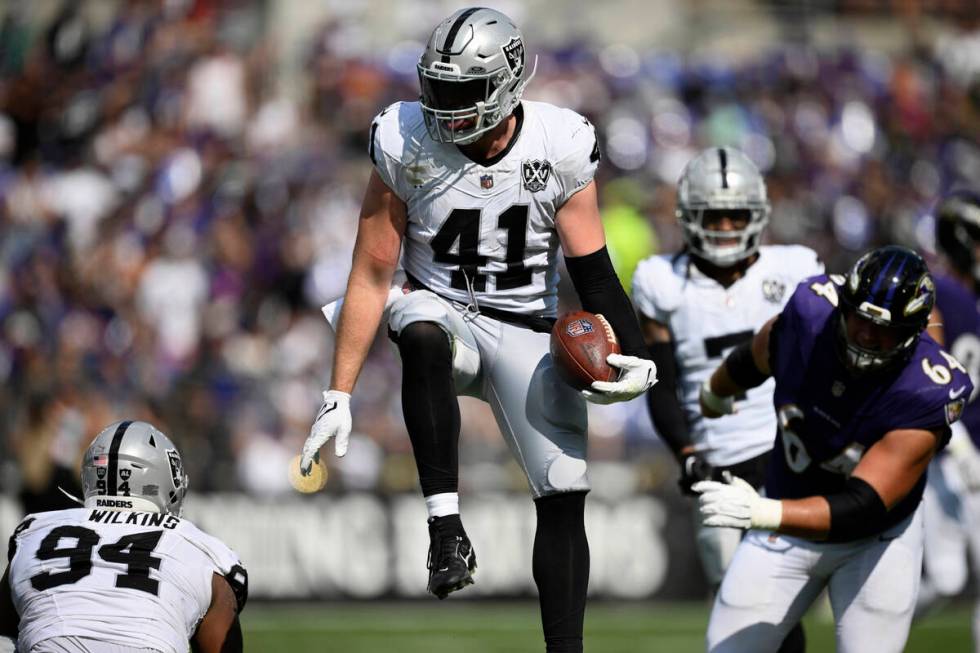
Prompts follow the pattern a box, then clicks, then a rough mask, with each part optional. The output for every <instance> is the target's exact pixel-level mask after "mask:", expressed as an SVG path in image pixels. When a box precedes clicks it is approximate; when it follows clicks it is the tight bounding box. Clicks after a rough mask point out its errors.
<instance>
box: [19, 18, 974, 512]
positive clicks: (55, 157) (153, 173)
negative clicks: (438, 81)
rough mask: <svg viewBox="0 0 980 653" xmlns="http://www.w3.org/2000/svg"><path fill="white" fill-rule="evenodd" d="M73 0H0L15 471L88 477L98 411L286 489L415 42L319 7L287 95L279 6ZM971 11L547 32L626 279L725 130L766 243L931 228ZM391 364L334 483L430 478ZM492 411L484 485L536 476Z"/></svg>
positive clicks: (190, 464) (406, 95)
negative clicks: (90, 5) (57, 6)
mask: <svg viewBox="0 0 980 653" xmlns="http://www.w3.org/2000/svg"><path fill="white" fill-rule="evenodd" d="M80 4H81V3H74V2H66V3H65V4H64V7H63V9H62V10H61V11H60V12H58V13H57V14H56V16H55V18H54V20H53V21H47V22H45V23H44V24H36V23H33V22H31V21H29V20H27V19H26V18H25V17H24V14H23V12H21V11H19V10H18V7H22V6H23V5H21V4H19V3H7V4H6V7H7V8H6V10H3V9H0V12H2V13H0V21H2V22H0V414H2V415H3V416H4V419H3V420H2V421H0V441H2V450H3V458H2V460H3V463H2V465H3V467H2V473H0V483H2V487H3V489H4V491H6V492H20V493H21V496H22V497H23V499H24V501H25V503H26V507H27V509H28V510H29V511H32V510H33V509H34V508H35V507H36V506H37V505H40V504H38V503H31V502H44V501H49V500H50V499H51V494H52V493H53V492H55V490H54V489H53V488H54V486H55V485H59V484H60V485H63V486H64V487H66V488H67V487H70V486H71V485H72V483H73V480H72V473H71V472H68V471H67V470H68V469H76V468H77V465H76V456H77V455H78V454H79V452H80V451H81V450H82V449H84V447H85V445H86V444H87V442H88V440H89V439H90V437H91V436H92V434H94V433H95V432H97V431H98V428H100V427H101V426H102V425H104V424H107V423H109V422H111V421H113V420H114V419H118V418H120V417H121V416H132V417H138V418H142V419H148V420H150V421H152V422H153V423H155V424H158V425H160V426H161V427H162V428H164V430H166V431H167V432H168V433H170V434H171V435H172V437H173V438H174V439H175V441H176V442H178V444H179V446H180V447H181V449H182V450H183V452H184V457H185V461H186V465H187V468H188V471H189V474H190V478H191V482H192V489H195V490H198V491H202V490H203V491H212V490H233V489H243V490H247V491H250V492H254V493H259V494H274V493H278V492H285V491H288V490H289V485H288V483H287V480H286V475H285V473H284V470H285V468H286V466H287V464H288V461H289V459H290V458H291V457H292V456H293V455H295V454H296V453H298V452H299V450H300V448H301V445H302V442H303V440H304V438H305V437H306V434H307V432H308V429H309V425H310V422H311V418H312V417H313V415H314V412H315V410H316V407H317V406H318V403H319V391H320V389H321V388H323V387H325V385H326V382H327V378H328V376H329V365H330V361H329V359H328V352H329V351H330V349H331V347H330V346H329V345H330V338H331V335H330V332H329V330H328V326H327V323H326V321H325V320H324V319H323V318H322V316H321V314H320V311H319V307H320V306H321V305H322V304H324V303H325V302H326V301H329V300H331V299H334V298H336V297H337V296H338V295H340V294H341V293H342V292H343V288H344V284H345V281H346V276H347V270H348V268H349V257H350V252H351V249H352V245H353V238H354V235H355V227H356V220H357V211H358V206H359V202H360V194H361V192H362V190H363V185H364V182H365V180H366V178H367V174H368V171H369V162H368V161H367V157H366V143H367V130H368V126H369V124H370V121H371V118H372V117H373V116H374V115H375V113H377V112H378V111H379V110H380V109H381V108H383V107H384V106H386V105H387V104H389V103H391V102H393V101H396V100H400V99H414V98H415V97H416V96H417V78H416V76H415V69H414V63H415V58H416V57H417V53H418V52H419V51H420V50H421V43H419V45H418V49H417V50H415V51H412V49H411V48H406V47H405V45H404V44H401V46H399V48H397V49H392V50H391V51H388V52H379V53H377V56H376V57H373V58H372V57H364V56H361V55H351V54H350V53H349V52H348V51H347V50H346V48H345V43H346V37H345V33H346V32H345V29H346V26H345V24H344V22H343V21H341V20H335V21H330V22H327V23H326V24H324V25H323V26H322V27H321V28H320V29H319V30H318V31H317V32H316V36H315V38H314V39H312V40H311V42H310V43H308V44H307V45H306V47H305V51H306V56H305V58H304V60H303V63H302V65H303V66H305V70H304V71H303V73H304V76H303V77H302V79H304V80H305V82H304V83H305V84H306V87H305V88H303V89H302V91H303V92H302V93H299V94H295V95H297V97H293V96H292V95H287V94H283V93H280V92H279V91H278V87H277V84H276V75H277V69H276V65H277V64H276V59H275V57H274V56H273V54H274V53H273V49H274V48H273V40H272V37H271V36H270V34H268V33H267V29H266V26H265V24H264V21H263V12H262V7H263V5H264V4H265V3H261V2H241V1H236V2H218V1H215V2H192V1H189V0H188V1H184V2H171V1H168V2H163V1H159V2H158V1H139V0H133V1H127V2H121V3H119V4H118V9H117V10H116V11H115V12H114V15H113V16H112V19H111V20H110V21H109V22H108V23H107V24H106V25H105V26H100V27H98V28H97V29H96V28H95V27H94V26H93V25H92V24H91V23H90V22H88V21H86V19H85V16H84V15H83V13H81V12H79V11H78V7H79V5H80ZM972 20H973V22H970V20H969V19H967V20H965V21H961V22H959V23H951V24H950V25H948V26H947V27H948V29H946V30H945V31H944V32H943V34H944V36H943V37H942V38H941V39H938V40H935V41H930V42H925V41H924V40H923V39H921V38H917V37H916V36H915V35H910V36H909V39H908V47H907V48H906V49H905V51H904V52H902V53H901V54H898V55H889V56H885V55H882V54H879V53H875V52H870V51H866V50H861V49H857V48H846V49H842V48H834V49H819V48H816V47H805V46H803V45H799V44H798V45H794V46H785V45H784V46H780V47H772V48H768V47H767V48H766V49H765V50H764V51H761V52H760V54H759V55H758V56H756V57H753V58H751V59H749V60H745V61H718V60H707V61H706V60H701V59H696V58H692V57H684V56H682V55H679V54H676V53H672V52H664V51H658V50H657V49H655V48H651V49H650V50H648V51H640V50H637V49H635V48H632V47H629V46H626V45H623V44H612V45H609V44H605V45H601V46H593V45H590V44H588V43H582V42H577V43H569V44H567V45H566V46H562V47H556V48H551V49H548V50H544V51H541V50H538V51H536V52H533V42H532V43H531V46H532V54H537V55H538V56H539V64H538V72H537V78H536V79H535V80H534V81H533V82H532V83H531V85H530V87H529V93H528V95H529V97H530V98H531V99H540V100H546V101H551V102H554V103H556V104H560V105H565V106H569V107H571V108H574V109H576V110H577V111H579V112H581V113H583V114H585V115H587V116H588V117H589V118H590V119H591V120H592V121H593V122H594V123H595V124H596V125H597V126H598V128H599V132H600V138H601V145H602V147H603V153H604V156H605V158H604V165H603V166H602V167H601V174H600V178H599V185H600V189H601V192H602V203H603V209H604V219H605V220H606V221H607V228H608V232H609V237H610V241H611V246H612V249H613V251H614V254H615V257H616V260H617V265H618V267H619V269H620V272H621V274H622V275H623V278H624V279H626V280H628V279H629V274H630V270H631V269H632V266H634V265H635V263H636V261H637V260H639V258H641V257H643V256H646V255H648V254H650V253H652V252H654V251H670V250H672V249H676V248H678V247H679V246H680V237H679V232H678V230H677V228H676V226H675V221H674V215H673V193H674V186H673V183H674V182H675V181H676V179H677V177H678V175H679V173H680V170H681V168H682V167H683V165H684V164H685V163H686V162H687V160H688V159H689V158H690V157H691V156H692V155H693V154H694V153H695V152H696V151H697V150H699V149H700V148H701V147H703V146H706V145H709V144H713V145H721V144H731V145H735V146H738V147H741V148H742V149H744V150H745V151H746V152H747V153H749V155H750V156H751V157H752V158H753V159H754V160H755V161H756V162H757V163H758V164H759V166H760V168H761V169H762V170H763V171H764V172H765V174H766V176H767V180H768V184H769V192H770V197H771V200H772V202H773V208H774V211H773V221H772V224H771V227H770V230H769V236H770V239H771V240H773V241H775V242H803V243H806V244H808V245H810V246H812V247H814V248H815V249H816V250H817V251H818V252H819V253H820V254H821V255H822V256H823V257H824V260H825V261H826V262H827V263H828V267H829V268H830V269H831V270H841V269H843V268H844V266H845V265H847V264H848V263H850V262H851V261H852V260H853V258H854V257H855V256H856V255H857V254H858V253H859V252H861V251H863V250H865V249H867V248H869V247H871V246H874V245H877V244H882V243H886V242H900V243H905V244H911V245H914V246H918V247H920V248H924V249H928V248H929V246H930V243H931V237H930V234H931V222H930V217H929V212H930V209H931V206H932V204H933V202H934V201H935V200H936V198H937V197H938V196H939V195H940V194H941V193H942V192H943V191H945V190H947V189H949V188H950V187H952V186H954V185H957V184H969V185H972V186H974V187H980V146H978V140H980V139H978V136H980V81H978V80H980V78H978V68H980V57H977V56H971V54H970V53H974V55H975V53H976V52H977V51H978V48H980V46H978V42H980V31H977V30H978V28H980V22H977V21H976V18H975V17H974V18H973V19H972ZM426 36H427V34H419V35H418V38H419V39H422V38H425V37H426ZM964 53H966V56H964ZM399 376H400V375H399V373H398V368H397V361H396V360H395V358H394V356H393V354H392V353H391V351H390V348H388V347H387V346H386V344H385V343H384V342H383V339H380V341H379V343H378V346H377V347H376V349H375V351H374V354H373V356H372V361H371V364H369V366H368V367H367V368H366V370H365V372H364V374H363V376H362V378H361V381H360V383H359V386H358V391H357V393H356V395H355V399H354V406H353V408H354V413H355V428H356V429H357V432H358V433H359V434H360V435H357V436H355V438H354V441H353V442H352V450H351V453H350V454H349V455H348V457H347V458H345V459H344V460H342V461H340V463H339V464H338V463H337V462H335V461H332V462H331V463H330V464H331V465H334V466H335V469H336V471H337V473H336V474H333V475H332V477H331V483H332V484H334V486H335V487H338V488H341V487H346V488H379V489H406V488H410V487H412V486H413V484H414V483H415V471H414V466H413V464H412V460H411V457H410V449H409V446H410V445H409V442H408V438H407V437H406V435H405V433H404V427H403V425H402V419H401V408H400V393H399V392H398V390H397V388H398V384H399V381H398V379H399ZM481 411H482V409H480V408H478V407H476V406H474V405H471V404H466V405H465V406H464V427H463V428H464V434H463V443H462V444H463V451H462V454H461V455H462V459H463V461H464V463H467V464H469V465H470V466H471V467H470V469H472V470H474V471H473V472H472V473H471V474H469V475H468V474H467V473H465V472H464V474H463V479H462V481H463V483H464V484H466V483H471V484H476V483H479V482H481V479H483V480H484V481H486V482H488V483H494V484H496V485H497V486H499V485H500V481H501V477H500V476H493V475H494V474H503V481H504V482H505V484H506V483H517V484H518V486H519V484H521V483H523V480H522V477H521V474H520V472H519V470H517V469H516V468H514V467H511V466H509V465H510V463H508V461H509V460H510V456H509V454H508V453H507V452H506V450H505V448H504V446H503V443H502V440H501V439H500V437H499V435H498V433H497V431H496V428H495V427H494V426H493V423H492V420H490V419H489V415H488V413H484V412H481ZM593 431H594V432H595V433H598V434H599V435H601V436H605V437H597V438H596V439H595V440H594V441H593V443H594V446H593V450H592V451H591V452H590V456H592V457H593V458H598V459H600V460H601V459H604V458H605V459H625V457H626V456H627V455H634V454H635V453H636V452H637V451H638V450H639V451H647V450H651V451H655V450H656V448H657V444H656V438H655V436H654V435H653V432H652V427H651V426H650V423H649V419H648V418H647V416H646V413H645V407H644V406H643V404H642V402H633V403H632V404H630V405H627V406H626V407H610V408H608V409H605V408H604V409H601V410H598V411H596V413H595V414H594V415H593ZM484 463H501V465H500V466H497V465H485V464H484ZM480 470H484V471H487V474H489V476H487V474H482V473H481V472H480ZM489 470H497V471H489ZM500 470H502V471H500Z"/></svg>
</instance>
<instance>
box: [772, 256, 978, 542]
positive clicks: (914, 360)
mask: <svg viewBox="0 0 980 653" xmlns="http://www.w3.org/2000/svg"><path fill="white" fill-rule="evenodd" d="M842 282H843V279H841V278H839V277H835V278H830V277H828V276H826V275H821V276H818V277H812V278H810V279H807V280H806V281H804V282H803V283H801V284H800V285H799V286H798V287H797V289H796V292H795V293H794V294H793V296H792V297H791V298H790V301H789V303H788V304H787V305H786V308H784V309H783V312H782V313H781V314H780V317H779V319H778V320H777V322H776V325H775V327H774V328H773V331H772V337H771V340H770V364H771V367H772V372H773V376H774V377H775V379H776V390H775V393H774V394H773V404H774V406H775V409H776V414H777V416H778V418H779V424H780V426H779V429H778V433H777V436H776V446H775V448H774V449H773V455H772V458H771V459H770V463H769V470H768V477H767V480H766V493H767V495H768V496H770V497H773V498H786V499H796V498H801V497H807V496H813V495H822V494H830V493H834V492H838V491H840V490H842V489H843V487H844V483H845V481H846V480H847V477H848V476H849V475H850V474H851V472H853V470H854V468H855V467H856V466H857V464H858V462H859V461H860V459H861V456H863V455H864V452H865V451H867V450H868V449H869V448H870V447H871V446H872V445H874V444H875V443H876V442H877V441H878V440H880V439H881V438H882V437H884V435H885V434H886V433H888V432H889V431H894V430H896V429H929V430H940V431H945V432H946V433H947V434H948V432H949V429H948V428H947V426H948V424H950V423H952V422H953V421H955V420H956V419H957V418H958V417H959V416H960V414H961V413H962V411H963V406H964V405H965V401H966V398H967V397H969V396H970V393H971V392H972V391H973V385H972V384H971V383H970V379H969V376H968V375H967V374H966V371H965V370H964V369H963V368H962V366H960V365H959V364H958V363H957V362H956V359H954V358H953V357H952V356H950V355H949V354H947V353H946V352H945V351H943V350H942V348H941V347H940V346H939V345H938V344H937V343H936V341H935V340H933V339H932V338H931V337H929V335H928V334H926V333H922V334H921V335H920V336H919V339H918V342H917V343H916V345H915V349H914V350H913V353H912V356H911V357H910V358H909V359H908V361H907V362H906V363H905V364H904V365H903V366H902V367H900V368H897V369H896V368H892V369H889V370H886V371H883V372H879V373H876V374H867V375H864V376H860V377H857V376H852V375H851V374H850V373H849V372H848V370H847V368H845V366H844V364H843V363H842V362H841V357H840V356H839V355H838V346H839V345H838V339H837V338H838V336H837V333H838V325H839V320H840V313H839V312H838V311H837V310H835V309H836V305H837V299H838V294H839V291H840V284H841V283H842ZM944 444H945V442H944ZM924 485H925V475H923V478H921V479H919V482H918V483H917V484H916V486H915V487H914V488H913V489H912V491H911V492H910V493H909V495H908V496H906V497H905V498H904V499H903V500H902V501H901V502H899V504H898V505H896V506H895V507H894V508H893V509H892V510H890V511H889V512H888V515H887V519H886V520H885V521H884V522H882V524H880V525H879V529H878V530H879V532H880V531H881V530H885V529H887V528H888V527H890V526H892V525H893V524H896V523H898V522H899V521H901V520H902V519H904V518H905V517H907V516H908V515H909V514H911V513H912V512H913V511H914V510H915V508H916V506H917V505H918V504H919V500H920V499H921V497H922V488H923V486H924Z"/></svg>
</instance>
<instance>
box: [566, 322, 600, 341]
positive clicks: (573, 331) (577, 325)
mask: <svg viewBox="0 0 980 653" xmlns="http://www.w3.org/2000/svg"><path fill="white" fill-rule="evenodd" d="M565 331H567V332H568V335H570V336H572V337H573V338H577V337H578V336H584V335H585V334H586V333H592V331H594V329H593V327H592V323H591V322H589V321H588V320H575V321H574V322H569V323H568V326H566V327H565Z"/></svg>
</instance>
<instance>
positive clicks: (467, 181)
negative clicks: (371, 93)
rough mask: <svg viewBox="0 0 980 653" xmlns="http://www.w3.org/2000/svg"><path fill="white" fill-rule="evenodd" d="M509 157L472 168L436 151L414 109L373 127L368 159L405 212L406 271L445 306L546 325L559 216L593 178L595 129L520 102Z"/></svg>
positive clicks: (458, 155) (386, 114) (553, 303)
mask: <svg viewBox="0 0 980 653" xmlns="http://www.w3.org/2000/svg"><path fill="white" fill-rule="evenodd" d="M514 115H515V117H516V118H517V127H516V129H515V132H514V136H513V138H512V139H511V142H510V144H509V145H508V147H507V148H506V149H505V150H503V151H502V152H501V153H500V154H498V155H497V156H495V157H493V158H492V159H490V160H488V161H484V162H482V163H476V162H474V161H472V160H470V159H469V158H467V157H466V155H464V154H463V153H462V151H460V149H459V148H458V147H457V146H455V145H453V144H446V143H437V142H435V141H433V140H432V139H431V138H430V137H429V134H428V132H427V131H426V128H425V121H424V120H423V117H422V112H421V110H420V109H419V104H418V102H398V103H396V104H393V105H391V106H390V107H388V108H387V109H385V110H384V111H383V112H381V114H379V115H378V117H377V118H375V119H374V123H373V124H372V125H371V141H370V146H369V150H370V155H371V161H372V163H373V164H374V167H375V170H377V172H378V175H379V176H380V177H381V179H382V181H384V183H385V184H386V185H387V186H388V187H389V188H390V189H391V190H392V191H393V192H394V193H395V194H396V195H397V196H398V197H399V198H400V199H401V200H402V201H403V202H404V203H405V206H406V208H407V212H408V226H407V229H406V234H405V250H404V254H403V256H402V264H403V265H404V267H405V271H406V272H407V273H408V274H409V275H410V276H411V277H412V278H414V279H415V280H417V281H418V282H420V283H422V284H423V285H425V286H426V287H428V288H429V289H430V290H432V291H434V292H436V293H437V294H439V295H442V296H443V297H446V298H448V299H452V300H456V301H459V302H463V303H467V304H468V303H471V302H472V300H473V299H474V298H475V299H476V301H477V302H478V303H479V304H480V305H481V306H487V307H491V308H495V309H500V310H505V311H511V312H514V313H521V314H525V315H540V316H545V317H552V316H554V315H555V312H556V310H557V302H558V300H557V286H558V272H557V269H556V256H557V249H558V236H557V233H556V231H555V214H556V213H557V211H558V210H559V209H560V208H561V206H562V205H563V204H564V203H565V202H566V201H568V198H570V197H571V196H572V195H574V194H575V193H576V192H577V191H579V190H581V189H583V188H585V187H586V186H587V185H588V184H589V182H590V181H592V178H593V176H594V175H595V171H596V167H597V165H598V162H599V148H598V144H597V142H596V135H595V129H594V128H593V127H592V125H591V124H590V123H589V122H588V121H587V120H586V119H585V118H583V117H582V116H580V115H579V114H577V113H575V112H574V111H571V110H568V109H561V108H558V107H555V106H552V105H550V104H546V103H543V102H529V101H527V100H524V101H522V102H521V104H520V105H518V108H517V110H516V111H515V113H514Z"/></svg>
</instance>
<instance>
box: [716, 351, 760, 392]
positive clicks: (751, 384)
mask: <svg viewBox="0 0 980 653" xmlns="http://www.w3.org/2000/svg"><path fill="white" fill-rule="evenodd" d="M725 369H726V370H728V376H730V377H732V381H734V382H735V383H736V384H737V385H738V386H739V387H740V388H742V389H744V390H748V389H749V388H755V387H758V386H760V385H762V384H763V383H765V382H766V379H768V378H769V375H768V374H763V373H762V372H761V371H760V370H759V368H758V367H756V364H755V359H754V358H753V357H752V341H751V340H749V341H747V342H743V343H742V344H740V345H739V346H738V347H736V348H735V349H733V350H732V353H730V354H728V358H726V359H725Z"/></svg>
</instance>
